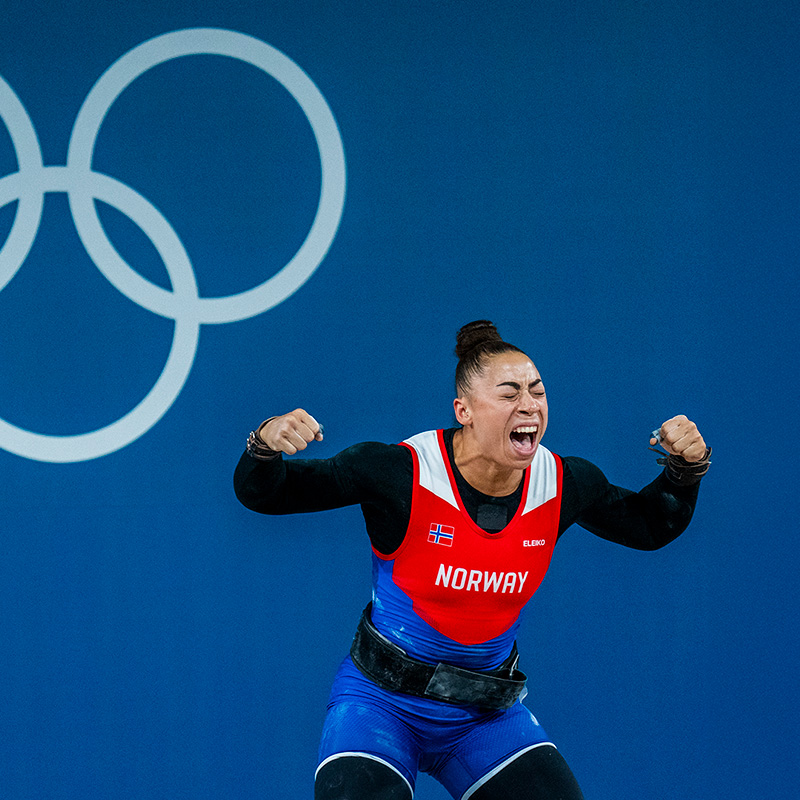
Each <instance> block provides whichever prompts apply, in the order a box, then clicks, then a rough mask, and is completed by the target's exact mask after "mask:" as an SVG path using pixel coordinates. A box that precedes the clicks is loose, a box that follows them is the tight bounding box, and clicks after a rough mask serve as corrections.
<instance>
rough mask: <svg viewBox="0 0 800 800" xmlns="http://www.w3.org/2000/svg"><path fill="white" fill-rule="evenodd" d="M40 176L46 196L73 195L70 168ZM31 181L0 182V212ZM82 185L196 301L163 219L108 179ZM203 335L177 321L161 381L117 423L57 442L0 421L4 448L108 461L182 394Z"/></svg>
mask: <svg viewBox="0 0 800 800" xmlns="http://www.w3.org/2000/svg"><path fill="white" fill-rule="evenodd" d="M39 174H40V181H39V182H38V183H39V185H40V186H41V187H42V188H43V190H44V191H51V192H65V191H70V189H69V187H70V185H71V183H72V181H73V180H74V175H73V174H72V173H70V172H69V171H68V169H67V168H66V167H45V168H43V169H42V170H41V172H40V173H39ZM30 179H31V176H30V175H29V174H23V173H20V172H17V173H14V174H13V175H9V176H7V177H5V178H3V179H2V180H0V207H2V206H3V205H6V204H7V203H8V202H9V200H8V199H7V197H8V196H10V195H13V193H14V192H15V191H20V190H21V189H22V186H21V184H23V183H24V182H26V181H28V180H30ZM81 181H82V182H83V184H84V188H85V187H86V183H88V182H89V181H91V182H92V183H93V184H94V185H93V187H92V192H91V193H92V195H93V196H94V197H97V198H98V199H99V200H102V201H103V202H104V203H108V204H109V205H111V206H113V207H115V208H117V209H118V210H120V211H122V212H123V213H124V214H126V215H127V216H128V217H129V218H130V219H131V220H132V221H133V222H134V223H135V224H136V225H138V226H139V227H140V228H141V230H142V231H143V233H144V234H145V235H146V236H147V237H148V238H149V239H150V240H151V241H152V242H153V245H154V246H155V248H156V250H157V251H158V254H159V255H160V256H161V259H162V261H163V262H164V266H165V267H166V268H167V272H168V274H169V278H170V282H171V283H172V286H173V289H174V290H175V292H176V293H179V294H180V295H181V296H185V297H187V298H188V299H189V300H190V301H195V300H196V299H197V285H196V282H195V276H194V271H193V270H192V265H191V262H190V261H189V256H188V254H187V253H186V251H185V250H184V248H183V245H182V244H181V241H180V239H179V238H178V236H177V234H176V233H175V231H173V230H172V228H171V227H170V226H169V224H168V223H167V222H166V220H165V219H164V217H163V216H161V215H160V214H159V213H158V211H156V209H155V208H153V206H151V205H150V203H148V201H147V200H145V198H144V197H142V196H141V195H140V194H138V193H137V192H135V191H134V190H133V189H131V188H130V187H129V186H126V185H125V184H124V183H120V182H119V181H117V180H116V179H114V178H111V177H109V176H108V175H102V174H101V173H99V172H91V173H87V174H86V175H83V176H81ZM121 204H124V206H125V207H124V208H122V207H121ZM154 220H155V221H156V222H158V223H160V224H159V225H158V227H157V228H153V221H154ZM199 335H200V323H199V321H198V320H197V319H195V318H193V317H192V316H191V315H184V316H183V317H180V318H179V319H176V320H175V331H174V334H173V339H172V347H171V349H170V353H169V356H168V358H167V362H166V364H165V365H164V369H163V370H162V372H161V375H160V376H159V378H158V380H157V381H156V383H155V384H154V385H153V387H152V388H151V389H150V391H149V392H148V393H147V395H146V396H145V397H144V399H143V400H141V402H139V403H138V405H136V406H135V407H134V408H133V409H132V410H131V411H129V412H128V413H127V414H125V415H124V416H122V417H120V418H119V419H118V420H117V421H116V422H112V423H111V424H110V425H106V426H105V427H103V428H99V429H98V430H95V431H92V432H90V433H81V434H75V435H71V436H54V435H49V434H43V433H33V432H32V431H28V430H25V429H23V428H19V427H17V426H16V425H12V424H11V423H9V422H6V421H5V420H3V419H0V444H2V447H3V448H4V449H5V450H8V451H9V452H10V453H14V454H15V455H18V456H24V457H25V458H31V459H34V460H37V461H48V462H51V463H62V464H63V463H70V462H75V461H88V460H90V459H93V458H98V457H100V456H104V455H108V454H109V453H112V452H114V451H116V450H119V449H121V448H122V447H125V446H126V445H128V444H130V443H131V442H134V441H136V439H138V438H139V437H140V436H142V434H144V433H146V432H147V431H148V430H150V428H152V427H153V425H155V424H156V423H157V422H158V421H159V420H160V419H161V417H163V416H164V414H165V413H166V412H167V411H168V410H169V408H170V407H171V406H172V404H173V403H174V402H175V400H176V399H177V397H178V395H179V394H180V392H181V390H182V389H183V387H184V384H185V383H186V379H187V378H188V377H189V372H190V371H191V369H192V365H193V363H194V356H195V353H196V352H197V343H198V339H199Z"/></svg>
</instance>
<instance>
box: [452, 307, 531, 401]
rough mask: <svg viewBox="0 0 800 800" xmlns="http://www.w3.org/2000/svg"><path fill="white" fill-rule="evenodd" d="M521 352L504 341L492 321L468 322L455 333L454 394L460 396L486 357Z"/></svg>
mask: <svg viewBox="0 0 800 800" xmlns="http://www.w3.org/2000/svg"><path fill="white" fill-rule="evenodd" d="M509 352H513V353H522V350H520V349H519V347H515V346H514V345H513V344H509V343H508V342H504V341H503V339H502V337H501V336H500V334H499V333H498V332H497V328H495V326H494V323H493V322H490V321H489V320H488V319H478V320H475V322H468V323H467V324H466V325H464V326H463V327H462V328H460V329H459V331H458V333H457V334H456V350H455V353H456V355H457V356H458V365H457V366H456V394H457V395H458V396H459V397H462V396H463V395H464V394H465V392H466V391H467V390H468V389H469V387H470V384H471V383H472V379H473V378H474V377H475V376H476V375H477V374H479V373H480V372H482V371H483V367H484V363H485V361H486V359H487V358H489V357H490V356H494V355H499V354H500V353H509Z"/></svg>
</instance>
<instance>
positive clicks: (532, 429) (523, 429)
mask: <svg viewBox="0 0 800 800" xmlns="http://www.w3.org/2000/svg"><path fill="white" fill-rule="evenodd" d="M538 432H539V426H538V425H520V426H519V427H518V428H514V433H538Z"/></svg>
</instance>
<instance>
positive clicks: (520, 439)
mask: <svg viewBox="0 0 800 800" xmlns="http://www.w3.org/2000/svg"><path fill="white" fill-rule="evenodd" d="M538 438H539V426H538V425H517V427H516V428H514V430H512V431H511V434H510V439H511V446H512V448H513V449H514V452H516V453H518V454H519V455H520V456H523V457H530V456H532V455H533V454H534V453H535V452H536V443H537V440H538Z"/></svg>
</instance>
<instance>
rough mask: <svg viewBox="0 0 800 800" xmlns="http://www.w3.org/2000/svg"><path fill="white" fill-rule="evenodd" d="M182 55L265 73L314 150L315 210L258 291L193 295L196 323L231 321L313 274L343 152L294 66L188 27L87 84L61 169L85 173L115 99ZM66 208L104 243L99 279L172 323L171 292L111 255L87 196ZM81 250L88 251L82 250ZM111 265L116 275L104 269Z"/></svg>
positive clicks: (338, 198) (232, 36)
mask: <svg viewBox="0 0 800 800" xmlns="http://www.w3.org/2000/svg"><path fill="white" fill-rule="evenodd" d="M187 55H219V56H229V57H231V58H235V59H238V60H240V61H246V62H247V63H249V64H251V65H252V66H254V67H257V68H259V69H261V70H262V71H264V72H265V73H267V74H268V75H271V76H272V77H273V78H275V79H276V80H277V81H278V82H279V83H281V84H282V85H283V87H284V88H285V89H287V90H288V91H289V93H290V94H291V95H292V97H294V99H295V100H296V101H297V103H298V105H299V106H300V108H301V109H302V110H303V113H304V114H305V115H306V117H307V118H308V121H309V123H310V125H311V129H312V131H313V133H314V137H315V139H316V141H317V146H318V148H319V152H320V164H321V186H320V198H319V204H318V206H317V213H316V215H315V217H314V221H313V223H312V225H311V228H310V230H309V232H308V235H307V236H306V239H305V241H304V242H303V244H302V245H301V246H300V248H299V249H298V251H297V252H296V253H295V255H294V256H293V257H292V258H291V259H290V261H289V262H288V263H287V264H286V265H285V266H284V267H283V268H282V269H281V270H280V271H279V272H277V273H276V274H275V275H273V276H272V277H271V278H269V279H267V280H266V281H264V282H263V283H262V284H260V285H259V286H256V287H254V288H252V289H248V290H246V291H243V292H240V293H238V294H234V295H229V296H227V297H203V298H199V300H198V303H199V306H200V310H199V312H198V316H199V319H200V321H201V322H204V323H224V322H237V321H239V320H243V319H247V318H248V317H253V316H256V315H257V314H261V313H263V312H264V311H268V310H269V309H270V308H273V307H274V306H276V305H278V304H279V303H282V302H283V301H284V300H285V299H286V298H287V297H289V296H290V295H292V294H294V292H296V291H297V289H298V288H299V287H300V286H302V285H303V284H304V283H305V282H306V281H307V280H308V279H309V278H310V277H311V275H312V274H313V272H314V271H315V270H316V269H317V267H318V266H319V264H320V263H321V261H322V260H323V259H324V258H325V255H326V254H327V252H328V249H329V248H330V245H331V243H332V242H333V239H334V236H335V235H336V231H337V229H338V227H339V222H340V220H341V217H342V212H343V210H344V196H345V162H344V147H343V145H342V140H341V137H340V135H339V129H338V127H337V125H336V121H335V119H334V118H333V114H332V112H331V110H330V108H329V107H328V104H327V103H326V102H325V98H324V97H323V96H322V94H320V91H319V89H317V87H316V85H315V84H314V83H313V82H312V81H311V79H310V78H309V77H308V76H307V75H306V73H305V72H303V70H302V69H300V67H298V66H297V64H295V63H294V61H292V60H291V59H290V58H288V57H287V56H285V55H284V54H283V53H281V52H280V51H279V50H276V49H275V48H274V47H272V46H270V45H268V44H266V43H265V42H262V41H261V40H260V39H255V38H254V37H252V36H247V35H245V34H243V33H237V32H235V31H226V30H220V29H216V28H192V29H188V30H182V31H175V32H173V33H167V34H163V35H162V36H157V37H155V38H154V39H150V40H148V41H146V42H144V43H142V44H140V45H138V46H137V47H134V48H133V49H132V50H130V51H129V52H128V53H126V54H125V55H124V56H122V57H121V58H120V59H119V60H117V61H116V62H115V63H114V64H112V65H111V66H110V67H109V68H108V69H107V70H106V71H105V73H103V75H102V76H101V77H100V79H99V80H98V81H97V83H96V84H95V85H94V86H93V87H92V89H91V90H90V92H89V94H88V95H87V96H86V99H85V100H84V102H83V105H82V106H81V109H80V111H79V112H78V116H77V118H76V119H75V125H74V127H73V129H72V136H71V138H70V143H69V151H68V155H67V166H68V167H71V168H73V169H76V170H85V171H87V172H88V171H90V170H91V168H92V156H93V151H94V145H95V141H96V139H97V136H98V134H99V131H100V126H101V125H102V123H103V120H104V119H105V116H106V114H107V113H108V111H109V109H110V108H111V106H112V105H113V103H114V102H115V100H116V99H117V98H118V97H119V95H120V94H121V93H122V92H123V91H124V90H125V89H126V88H127V87H128V86H129V85H130V84H131V83H132V82H133V81H134V80H135V79H136V78H138V77H140V76H141V75H143V74H144V73H145V72H147V71H148V70H150V69H151V68H152V67H155V66H157V65H159V64H162V63H164V62H166V61H170V60H172V59H174V58H180V57H182V56H187ZM70 207H71V209H72V214H73V217H74V218H75V225H76V227H77V229H78V232H79V233H80V234H81V238H82V239H83V238H84V237H87V241H88V242H89V243H90V246H91V243H92V242H96V241H100V240H101V239H103V240H105V245H106V246H105V247H104V248H103V252H102V257H101V258H99V259H98V258H95V257H94V253H92V252H91V250H89V254H90V255H91V256H92V260H93V261H95V262H96V263H97V262H99V263H97V267H98V269H99V270H100V271H101V272H103V275H105V277H106V279H107V280H108V281H110V282H111V283H112V284H113V285H114V287H115V288H116V289H117V290H118V291H120V292H122V294H124V295H125V296H126V297H128V298H130V299H131V300H133V301H134V302H135V303H138V304H139V305H140V306H142V307H144V308H146V309H148V310H149V311H152V312H153V313H155V314H160V315H161V316H164V317H170V318H172V319H175V317H176V312H175V311H174V310H172V306H173V305H174V303H173V302H172V300H173V298H172V293H171V292H169V291H167V290H165V289H163V288H161V287H160V286H158V285H156V284H154V283H152V282H150V281H148V280H146V279H145V278H143V277H142V276H141V275H140V274H139V273H138V272H136V271H135V270H132V269H131V268H130V267H129V266H128V265H127V264H126V263H125V261H124V260H123V259H122V258H120V257H119V256H117V258H115V259H113V261H108V262H107V261H104V260H103V259H104V258H107V257H109V256H110V253H109V248H111V249H113V245H112V244H111V242H110V241H108V238H107V237H106V235H105V232H104V231H103V228H102V225H101V224H100V220H99V219H98V217H97V213H96V210H95V208H94V204H93V202H92V199H91V198H90V197H89V196H87V195H86V194H85V193H80V194H75V195H73V194H70ZM87 249H88V248H87ZM109 264H113V265H114V268H115V270H119V273H115V272H113V271H109V270H108V269H107V267H108V265H109Z"/></svg>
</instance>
